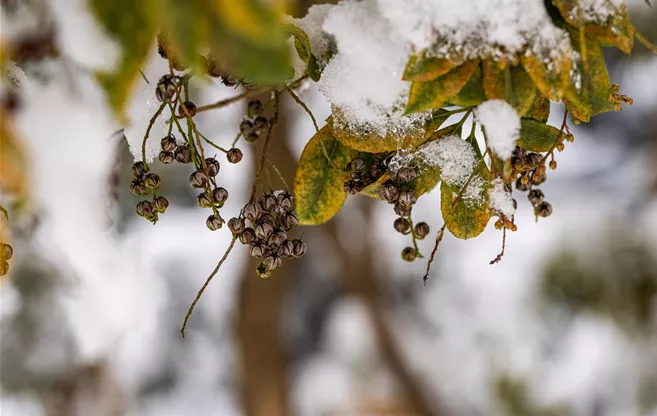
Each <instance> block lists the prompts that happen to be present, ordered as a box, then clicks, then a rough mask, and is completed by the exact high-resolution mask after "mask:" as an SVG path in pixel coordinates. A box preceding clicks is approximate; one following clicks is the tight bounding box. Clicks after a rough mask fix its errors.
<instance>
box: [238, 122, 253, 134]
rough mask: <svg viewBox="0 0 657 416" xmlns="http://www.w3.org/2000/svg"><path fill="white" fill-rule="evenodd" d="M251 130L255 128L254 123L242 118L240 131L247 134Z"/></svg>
mask: <svg viewBox="0 0 657 416" xmlns="http://www.w3.org/2000/svg"><path fill="white" fill-rule="evenodd" d="M251 130H253V123H251V122H250V121H249V120H242V122H241V123H240V133H242V134H243V135H245V136H246V135H247V134H249V132H250V131H251Z"/></svg>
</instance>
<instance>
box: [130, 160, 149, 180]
mask: <svg viewBox="0 0 657 416" xmlns="http://www.w3.org/2000/svg"><path fill="white" fill-rule="evenodd" d="M146 172H148V165H147V164H146V163H144V162H142V161H139V162H135V163H134V164H133V165H132V176H134V177H135V178H141V177H142V176H144V174H146Z"/></svg>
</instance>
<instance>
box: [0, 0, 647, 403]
mask: <svg viewBox="0 0 657 416" xmlns="http://www.w3.org/2000/svg"><path fill="white" fill-rule="evenodd" d="M55 3H57V4H59V5H60V6H61V8H62V9H61V10H60V11H59V12H58V13H59V15H60V16H59V19H61V22H65V23H66V24H64V25H62V27H69V28H72V27H76V28H79V27H85V28H86V26H84V25H90V27H89V28H88V30H87V33H89V32H91V33H93V31H94V27H93V24H92V23H90V22H86V21H85V19H84V16H85V15H84V14H77V13H69V12H67V11H70V10H72V9H71V7H73V9H75V8H74V7H75V6H76V5H77V6H78V7H79V5H80V4H82V3H83V2H81V1H74V0H70V1H69V0H67V1H61V2H55ZM383 3H386V4H388V6H387V10H388V12H389V13H394V12H395V11H394V7H395V6H394V2H391V1H386V2H383ZM628 3H629V5H630V6H631V12H632V13H631V15H632V17H633V21H635V22H636V25H637V27H638V28H639V30H640V31H642V32H643V33H644V34H645V35H646V36H648V37H649V38H650V39H651V40H652V41H653V42H654V41H656V40H657V31H656V28H657V9H655V8H653V9H649V8H648V7H647V6H645V4H644V2H643V1H642V0H636V1H633V2H628ZM56 10H58V9H57V8H56ZM75 10H77V9H75ZM2 26H3V35H4V34H5V33H4V31H6V30H9V28H11V25H9V24H8V21H7V20H6V16H3V21H2ZM12 30H13V29H12ZM79 30H82V29H79ZM373 30H374V29H373ZM69 32H70V30H69ZM69 32H67V31H65V32H64V34H62V35H61V39H60V42H61V44H62V45H63V47H64V49H65V50H66V51H68V54H69V56H70V57H71V59H72V60H73V61H74V62H75V65H79V66H82V67H84V68H99V67H101V66H104V65H108V60H109V61H111V59H109V58H108V60H99V59H96V58H93V57H94V56H96V55H97V54H98V53H99V51H97V50H96V51H93V52H94V53H90V52H89V48H90V47H91V48H92V49H93V48H94V47H96V46H98V45H102V48H101V46H98V49H101V50H102V53H103V54H104V56H108V57H109V56H112V54H115V51H113V50H112V47H113V45H111V44H109V45H104V44H102V40H98V41H97V42H96V41H94V40H93V39H94V38H93V37H92V36H91V37H88V38H87V37H80V36H77V37H76V36H74V34H75V32H74V31H73V32H72V33H69ZM412 35H413V34H411V33H409V36H412ZM99 36H100V35H99ZM87 42H89V43H87ZM90 45H91V46H90ZM354 47H355V46H354ZM607 59H608V64H609V67H610V75H611V78H612V81H613V82H617V83H619V84H620V85H621V87H622V92H623V93H624V94H627V95H629V96H631V97H632V98H633V99H634V105H633V106H631V107H627V108H625V109H623V111H622V112H620V113H613V114H606V115H601V116H598V117H596V118H595V119H594V120H593V122H592V123H591V124H590V125H582V126H577V127H575V128H574V129H573V131H574V134H575V138H576V141H575V143H573V144H569V145H568V146H567V147H566V151H565V152H563V153H559V154H557V160H558V162H559V168H558V169H557V171H556V172H554V173H550V172H548V176H549V180H548V181H547V183H546V184H545V185H543V186H541V189H543V190H544V192H545V194H546V198H547V199H548V200H549V201H550V202H551V203H552V205H553V207H554V214H553V215H552V216H550V217H549V218H547V219H541V221H538V222H536V221H535V219H534V215H533V209H532V207H531V205H530V204H529V203H528V201H526V200H525V197H524V194H520V193H516V194H514V196H515V197H516V198H517V199H518V200H519V208H518V211H517V212H516V216H515V219H516V224H517V225H518V231H517V232H515V233H508V234H507V242H506V254H505V256H504V258H503V260H502V261H501V262H500V263H499V264H496V265H489V262H490V261H491V260H492V259H494V258H495V256H496V255H497V254H498V252H499V251H500V249H501V239H502V236H501V233H500V232H499V231H496V230H495V229H494V227H492V224H489V228H488V229H487V230H486V232H484V234H483V235H481V236H480V237H478V238H476V239H473V240H469V241H461V240H457V239H455V238H453V237H451V236H450V235H446V237H445V239H444V241H443V243H442V245H441V247H440V249H439V251H438V254H437V260H436V262H435V263H434V267H433V270H432V273H431V276H430V279H429V281H428V284H427V285H426V286H424V285H423V284H422V275H423V274H424V270H425V267H426V263H425V262H424V261H423V260H422V259H420V260H418V261H416V262H415V263H412V264H410V265H409V264H408V263H406V262H403V261H402V260H401V258H400V256H399V253H400V252H401V250H402V249H403V248H404V247H405V246H406V245H408V243H409V241H408V239H407V238H405V237H403V236H401V235H399V234H397V233H395V231H394V230H393V226H392V224H393V221H394V219H395V217H396V216H395V214H394V212H393V210H392V209H391V207H390V206H389V205H387V204H384V203H381V202H376V201H371V200H368V199H366V198H365V197H350V198H349V199H348V201H347V203H346V205H345V207H344V209H343V210H342V211H341V213H340V214H339V215H338V216H337V217H336V218H335V219H334V220H332V221H331V222H330V223H328V224H326V225H324V226H321V227H315V228H308V227H306V228H305V229H304V239H305V240H306V242H307V243H308V246H309V251H308V254H307V255H306V256H305V257H304V258H303V259H301V260H299V261H296V262H295V263H297V264H294V265H290V266H287V267H285V268H283V269H281V270H280V271H277V272H276V273H274V275H273V276H272V278H271V279H270V280H267V281H263V280H259V279H258V278H257V277H256V276H255V273H254V267H253V263H252V262H251V261H250V259H249V257H248V253H247V251H246V249H245V248H244V247H241V246H240V247H238V249H237V250H235V251H234V252H233V254H232V256H231V257H230V260H229V261H228V262H227V263H226V265H225V266H224V268H223V269H222V271H221V272H220V274H219V275H218V276H217V277H216V278H215V280H214V281H213V282H212V284H211V286H210V287H209V289H208V290H207V291H206V292H205V295H204V297H203V298H202V300H201V302H200V304H199V307H198V308H197V309H196V312H195V314H194V315H193V317H192V319H191V321H190V325H189V327H188V332H187V336H186V338H185V339H182V338H181V337H180V333H179V328H180V325H181V323H182V319H183V317H184V314H185V312H186V310H187V307H188V305H189V303H190V302H191V300H192V299H193V297H194V295H195V294H196V291H197V290H198V288H199V287H200V286H201V284H202V283H203V281H204V280H205V278H206V276H207V275H208V273H209V272H210V271H211V270H212V269H213V267H214V265H215V264H216V262H217V260H218V259H219V258H220V257H221V255H222V253H223V251H224V250H225V248H226V247H227V245H228V244H229V242H230V235H229V233H228V231H227V230H222V231H221V232H210V231H209V230H208V229H207V228H206V227H205V217H206V215H207V212H204V211H203V210H201V209H198V208H197V207H196V206H195V201H194V194H193V192H192V190H191V189H189V187H188V186H187V183H186V182H187V180H186V178H187V176H188V172H187V170H186V169H185V167H181V166H180V165H176V166H173V165H170V166H166V167H165V166H162V165H161V164H159V163H156V164H155V165H154V166H155V168H154V169H155V170H156V172H158V173H160V174H161V176H162V179H163V193H164V195H166V196H167V197H168V198H169V200H170V202H171V206H170V207H169V209H168V210H167V212H166V214H164V215H162V217H161V219H160V221H159V222H158V223H157V224H156V225H155V226H153V225H151V224H150V223H148V222H146V221H144V220H143V219H142V218H139V217H137V216H136V215H135V214H134V205H135V203H136V201H137V199H136V198H134V197H132V196H131V195H130V193H129V191H128V183H129V180H130V166H131V164H132V161H133V159H132V155H131V154H130V151H129V147H130V145H132V146H134V143H135V142H136V143H140V141H141V138H142V137H143V131H144V129H145V126H146V124H147V122H148V119H149V118H150V115H151V114H152V113H153V111H154V107H153V106H157V103H156V102H155V99H154V95H153V91H152V90H153V86H152V85H149V84H146V82H145V81H141V80H140V85H139V87H138V90H137V93H136V95H135V97H134V98H133V100H132V101H131V103H130V105H129V107H130V109H129V113H130V116H131V120H132V124H131V126H130V127H129V128H127V129H126V130H125V135H126V137H127V139H128V142H129V143H130V145H129V144H128V143H126V142H125V141H124V140H122V138H121V137H119V136H120V135H119V136H117V135H113V133H114V132H115V131H116V130H117V129H118V128H119V127H120V126H119V125H117V124H116V122H115V121H113V120H112V118H111V117H110V115H109V112H108V111H107V109H106V107H105V105H104V103H103V100H102V96H101V95H100V94H101V92H100V90H99V88H98V87H97V85H95V83H94V82H93V81H92V80H91V77H89V76H87V77H85V76H83V75H80V76H79V77H77V79H76V80H75V82H74V85H72V84H69V83H67V82H70V80H69V81H66V80H67V79H68V78H67V77H68V72H67V71H69V70H70V68H67V67H65V66H64V67H62V66H61V65H56V64H54V63H53V64H52V65H44V68H42V69H41V70H42V72H43V74H42V77H45V78H48V77H50V78H51V79H54V80H59V82H51V83H49V84H47V85H49V86H48V87H44V86H43V84H42V83H41V81H35V80H33V79H30V77H28V78H27V79H25V80H24V85H25V97H24V102H23V104H22V107H21V110H20V112H19V114H18V117H17V120H16V121H17V126H18V129H19V131H20V133H21V138H22V139H24V141H25V143H26V148H27V152H28V155H29V158H30V166H31V176H30V180H31V184H32V192H33V194H34V198H35V201H34V205H35V206H36V207H37V209H36V212H35V215H34V218H31V219H29V220H24V221H19V222H16V223H12V231H13V234H14V241H13V245H14V252H15V256H14V258H13V259H12V263H11V267H12V277H11V279H10V280H7V281H4V282H3V284H2V285H1V286H0V314H1V315H0V319H1V321H0V331H1V332H0V336H1V338H0V385H1V389H2V390H1V396H0V413H1V414H2V415H3V416H32V415H34V416H41V415H48V416H50V415H134V416H137V415H139V416H142V415H143V416H151V415H152V416H155V415H157V416H174V415H175V416H177V415H199V416H205V415H241V414H253V415H255V414H257V415H288V414H291V415H303V416H305V415H308V416H315V415H383V414H388V415H393V414H394V415H417V414H433V415H468V416H469V415H482V416H483V415H486V416H487V415H512V416H513V415H528V416H530V415H531V416H534V415H559V416H560V415H573V416H633V415H637V416H638V415H651V416H655V415H657V348H655V345H656V344H655V343H656V342H657V164H656V162H655V160H657V121H656V120H657V56H655V55H650V54H649V53H647V51H646V50H645V49H644V48H642V47H641V46H639V45H637V46H636V47H635V53H634V54H633V55H632V56H631V57H630V58H628V57H626V56H624V55H622V54H620V53H619V52H617V51H615V50H614V51H609V54H608V56H607ZM166 71H167V69H166V63H165V62H164V61H163V60H161V59H160V58H159V57H158V56H157V54H156V53H155V52H153V56H152V59H150V61H149V65H148V67H147V68H146V69H145V71H144V75H145V77H146V78H147V79H150V80H156V79H157V78H159V76H160V75H161V74H162V73H163V72H166ZM82 73H84V72H82ZM73 87H74V88H73ZM324 87H325V86H323V85H320V86H319V89H318V88H317V86H313V85H311V86H310V87H309V88H308V89H307V90H306V91H304V92H303V93H302V95H301V98H302V99H303V100H304V101H305V102H306V103H307V104H308V106H309V107H310V108H311V110H312V111H313V113H314V114H315V117H316V118H317V120H325V119H326V117H327V116H328V115H329V113H330V105H329V103H328V102H327V101H326V99H325V97H324V95H323V94H322V92H321V91H320V89H321V88H324ZM72 88H73V89H74V90H75V91H74V92H71V91H72ZM72 94H73V95H72ZM234 94H236V92H235V91H234V90H233V89H232V88H228V87H225V86H223V85H221V84H220V83H212V84H208V83H198V84H196V85H194V90H193V97H192V98H193V101H195V102H197V103H210V102H214V101H217V100H219V99H222V98H227V97H230V96H233V95H234ZM72 96H73V97H74V99H72V98H71V97H72ZM286 98H289V97H286ZM384 98H385V99H387V98H388V97H384ZM393 98H394V97H393ZM284 107H285V112H284V114H283V116H282V126H281V128H280V132H281V134H280V135H279V136H278V138H277V140H279V141H278V142H277V143H275V145H276V149H275V150H274V151H273V155H272V158H275V160H274V162H275V163H278V164H279V166H281V167H282V170H283V172H284V174H286V175H289V174H290V172H293V170H292V169H293V166H292V164H291V161H292V160H293V159H298V157H299V156H300V154H301V151H302V149H303V147H304V145H305V143H306V142H307V140H308V138H309V137H311V136H312V134H313V133H314V127H313V125H312V122H311V120H310V119H309V118H308V117H307V115H306V113H305V112H304V111H303V110H302V109H301V108H299V107H298V106H296V104H295V103H294V102H293V101H292V100H286V101H285V102H284ZM244 111H245V109H244V108H242V107H240V105H235V106H231V107H229V108H226V109H223V110H221V111H218V112H208V113H203V114H201V115H199V116H198V117H197V123H198V125H199V129H200V130H201V131H204V132H206V135H207V136H208V138H209V139H211V140H214V141H216V142H217V143H220V144H223V145H228V144H229V143H230V142H231V141H232V140H233V138H234V135H235V132H236V129H237V126H238V124H239V122H240V119H241V117H242V115H243V114H244ZM561 111H562V110H561V109H560V108H559V107H553V109H552V114H551V116H550V123H551V124H552V125H558V124H559V123H560V122H561V119H562V115H563V113H562V112H561ZM375 116H376V115H372V117H375ZM457 117H458V116H457ZM165 128H166V127H165V126H164V125H156V126H155V128H154V131H153V133H152V136H153V137H160V136H164V135H165ZM464 130H466V131H467V126H466V128H465V129H464ZM152 142H153V143H156V144H157V141H152ZM241 147H242V150H243V151H244V152H245V157H244V160H243V161H242V163H240V164H239V165H229V164H228V163H222V170H221V173H220V176H219V180H220V182H221V186H224V187H225V188H227V189H228V190H229V192H230V198H229V200H228V202H227V204H226V207H225V208H224V210H225V211H226V212H229V213H231V214H236V213H237V212H238V211H239V208H240V207H241V206H243V204H244V203H245V201H246V200H247V199H248V193H249V190H250V184H251V180H252V170H253V164H254V157H255V156H254V152H253V149H252V148H250V147H248V146H245V145H242V146H241ZM256 148H257V149H259V148H260V147H259V146H258V147H256ZM212 151H213V150H212V148H207V149H206V152H207V153H210V154H212ZM117 159H118V160H120V161H121V164H120V170H119V173H120V175H119V179H120V182H119V184H118V188H117V191H118V200H116V201H113V202H112V203H108V201H107V198H106V195H108V194H110V193H111V191H112V190H113V185H112V182H111V181H110V180H109V179H108V178H109V177H111V172H112V171H113V169H114V165H115V161H116V160H117ZM439 197H440V195H439V192H435V191H434V192H432V193H430V194H428V195H427V196H424V197H423V198H421V199H420V201H419V203H418V204H417V206H416V208H415V209H414V211H413V216H414V219H415V220H416V221H426V222H428V223H429V225H430V226H431V228H432V231H434V232H435V231H436V230H438V229H439V227H440V226H441V225H442V219H441V216H440V209H439V207H440V200H439V199H440V198H439ZM3 205H4V203H3ZM432 240H433V239H432V238H430V237H429V238H427V239H426V240H425V241H423V242H421V246H420V247H421V250H422V252H423V253H425V254H428V253H429V252H430V250H431V247H432V245H433V241H432Z"/></svg>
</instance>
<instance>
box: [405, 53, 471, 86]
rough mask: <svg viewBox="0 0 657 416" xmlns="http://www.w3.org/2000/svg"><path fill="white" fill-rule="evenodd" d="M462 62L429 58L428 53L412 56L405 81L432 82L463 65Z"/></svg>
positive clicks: (406, 70) (407, 66)
mask: <svg viewBox="0 0 657 416" xmlns="http://www.w3.org/2000/svg"><path fill="white" fill-rule="evenodd" d="M461 64H462V62H458V61H453V60H450V59H445V58H436V57H428V56H427V54H426V52H423V53H419V54H416V55H412V56H411V57H410V59H409V60H408V63H407V64H406V69H405V70H404V75H403V77H402V79H403V80H404V81H431V80H434V79H436V78H438V77H441V76H443V75H445V74H446V73H448V72H449V71H451V70H452V69H454V68H456V67H457V66H459V65H461Z"/></svg>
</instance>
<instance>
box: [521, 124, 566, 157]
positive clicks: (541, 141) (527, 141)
mask: <svg viewBox="0 0 657 416" xmlns="http://www.w3.org/2000/svg"><path fill="white" fill-rule="evenodd" d="M559 133H560V130H559V129H557V128H555V127H552V126H548V125H547V124H544V123H541V122H539V121H536V120H533V119H529V118H523V119H520V138H519V139H518V146H520V147H522V148H523V149H525V150H530V151H532V152H547V151H549V150H550V149H552V147H553V146H554V145H555V143H556V142H557V139H558V137H559Z"/></svg>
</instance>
